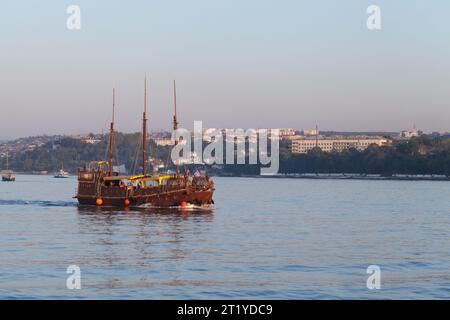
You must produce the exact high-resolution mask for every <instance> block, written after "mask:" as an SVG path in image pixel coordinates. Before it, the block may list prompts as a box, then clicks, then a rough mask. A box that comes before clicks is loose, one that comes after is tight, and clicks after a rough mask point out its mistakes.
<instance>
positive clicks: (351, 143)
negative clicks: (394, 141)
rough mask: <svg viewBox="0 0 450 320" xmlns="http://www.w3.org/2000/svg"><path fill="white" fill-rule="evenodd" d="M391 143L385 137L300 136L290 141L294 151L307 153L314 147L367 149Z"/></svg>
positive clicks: (339, 149) (340, 149) (339, 150)
mask: <svg viewBox="0 0 450 320" xmlns="http://www.w3.org/2000/svg"><path fill="white" fill-rule="evenodd" d="M389 143H390V140H389V139H386V138H383V137H365V136H364V137H362V136H361V137H359V136H358V137H316V138H313V137H298V138H296V139H292V140H291V141H290V150H291V152H292V153H298V154H305V153H308V151H310V150H312V149H314V148H316V147H317V148H320V149H321V150H322V151H324V152H333V151H334V152H342V151H344V150H347V149H351V148H355V149H357V150H364V149H367V148H368V147H369V146H370V145H372V144H376V145H378V146H380V147H381V146H385V145H388V144H389Z"/></svg>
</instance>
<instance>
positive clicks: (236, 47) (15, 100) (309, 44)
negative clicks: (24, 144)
mask: <svg viewBox="0 0 450 320" xmlns="http://www.w3.org/2000/svg"><path fill="white" fill-rule="evenodd" d="M1 4H2V5H1V9H0V70H1V72H0V106H1V115H2V125H1V126H0V139H4V138H12V137H17V136H26V135H36V134H43V133H47V134H54V133H68V134H74V133H86V132H90V131H93V132H100V131H101V129H102V128H105V129H106V128H107V125H108V121H109V113H110V105H111V88H112V87H113V86H115V87H116V91H117V110H118V111H117V113H118V118H117V127H118V129H119V130H122V131H137V130H140V122H139V121H140V120H139V119H140V117H141V112H142V100H143V78H144V75H145V74H146V75H147V77H148V81H149V93H150V95H149V112H150V126H151V129H159V128H169V127H170V121H171V103H172V96H171V84H172V80H173V79H176V80H177V86H178V93H179V95H178V102H179V111H180V114H179V117H180V121H181V124H182V125H183V126H184V127H192V125H193V121H194V120H203V121H204V126H206V127H242V128H250V127H294V128H299V129H301V128H305V129H306V128H312V127H314V126H315V124H316V123H318V124H319V127H320V128H321V129H323V130H347V131H351V130H353V131H357V130H369V131H375V130H386V131H398V130H401V129H410V128H412V126H413V125H414V124H416V126H417V127H418V128H421V129H423V130H425V131H431V130H439V131H450V19H449V17H450V1H446V0H434V1H430V0H428V1H426V0H396V1H387V0H383V1H381V0H380V1H365V0H343V1H335V0H314V1H313V0H310V1H300V0H278V1H275V0H273V1H268V0H240V1H237V0H226V1H225V0H190V1H186V0H183V1H182V0H164V1H148V0H147V1H111V0H109V1H103V0H96V1H92V0H71V1H61V0H46V1H38V0H29V1H24V0H3V1H2V3H1ZM70 4H77V5H79V6H80V8H81V30H79V31H69V30H67V28H66V19H67V17H68V15H67V14H66V8H67V6H68V5H70ZM370 4H377V5H379V6H380V7H381V13H382V30H380V31H369V30H368V29H367V28H366V19H367V14H366V8H367V7H368V5H370Z"/></svg>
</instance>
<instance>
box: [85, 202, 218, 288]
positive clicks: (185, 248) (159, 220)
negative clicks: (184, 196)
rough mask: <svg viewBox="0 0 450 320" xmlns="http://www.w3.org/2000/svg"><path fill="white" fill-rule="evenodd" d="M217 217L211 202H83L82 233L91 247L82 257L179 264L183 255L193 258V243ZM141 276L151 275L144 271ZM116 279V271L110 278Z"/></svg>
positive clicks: (114, 263)
mask: <svg viewBox="0 0 450 320" xmlns="http://www.w3.org/2000/svg"><path fill="white" fill-rule="evenodd" d="M213 219H214V215H213V210H212V209H211V208H209V209H204V208H203V209H199V210H180V209H163V208H157V209H156V208H151V209H149V208H138V209H136V208H132V209H129V210H117V209H114V208H102V207H93V206H90V207H81V206H80V207H78V223H79V234H80V237H82V238H83V239H84V241H86V242H87V243H86V245H87V247H88V248H89V249H88V254H86V255H85V256H84V261H83V262H82V263H85V264H89V265H96V266H100V265H101V266H102V268H103V267H111V268H117V267H120V268H123V267H125V268H127V267H129V268H141V267H145V268H146V270H151V268H152V267H155V265H158V264H161V263H164V264H165V265H167V268H176V267H177V263H178V262H179V261H180V260H184V259H192V258H193V257H191V255H192V247H193V245H194V246H195V245H197V244H198V243H200V241H201V239H204V238H207V237H208V234H209V232H210V230H211V228H212V227H211V222H212V221H213ZM177 261H178V262H177ZM171 263H173V265H172V264H171ZM140 277H141V279H142V278H145V276H144V275H143V274H142V273H141V274H140ZM113 279H114V277H113V275H111V276H109V277H108V279H105V280H106V281H105V282H109V281H113ZM104 285H107V284H105V283H104Z"/></svg>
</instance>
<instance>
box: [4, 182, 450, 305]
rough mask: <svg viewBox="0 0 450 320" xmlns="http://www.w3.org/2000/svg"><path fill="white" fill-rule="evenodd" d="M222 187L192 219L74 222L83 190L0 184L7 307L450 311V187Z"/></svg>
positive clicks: (100, 214) (93, 215)
mask: <svg viewBox="0 0 450 320" xmlns="http://www.w3.org/2000/svg"><path fill="white" fill-rule="evenodd" d="M215 181H216V186H217V191H216V194H215V197H214V199H215V202H216V205H215V208H214V209H213V210H212V211H207V210H202V211H195V212H182V211H176V210H171V211H166V210H163V211H161V210H159V211H155V210H150V209H148V210H130V211H111V210H97V209H96V208H94V209H86V208H84V209H83V208H78V207H77V205H76V202H75V201H74V199H72V196H73V195H74V193H75V188H76V179H75V178H70V179H54V178H51V177H47V176H22V175H20V176H17V181H16V182H13V183H7V182H3V183H0V298H3V299H5V298H27V299H28V298H30V299H34V298H46V299H48V298H94V299H95V298H101V299H106V298H124V299H171V298H175V299H183V298H184V299H218V298H224V299H229V298H252V299H271V298H274V299H281V298H287V299H302V298H306V299H311V298H319V299H327V298H331V299H341V298H347V299H359V298H362V299H383V298H400V299H406V298H450V201H449V199H450V183H449V182H425V181H424V182H418V181H416V182H414V181H346V180H301V179H252V178H216V179H215ZM72 264H75V265H78V266H79V267H80V268H81V286H82V288H81V289H80V290H68V289H67V288H66V279H67V276H68V274H67V273H66V269H67V267H68V266H69V265H72ZM373 264H375V265H378V266H379V267H380V268H381V289H380V290H368V289H367V287H366V280H367V277H368V276H369V275H368V274H367V273H366V268H367V267H368V266H369V265H373Z"/></svg>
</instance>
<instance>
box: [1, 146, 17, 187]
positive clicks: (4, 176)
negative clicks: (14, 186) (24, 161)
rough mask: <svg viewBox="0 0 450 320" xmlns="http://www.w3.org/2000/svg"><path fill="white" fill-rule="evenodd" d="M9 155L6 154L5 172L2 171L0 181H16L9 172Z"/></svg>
mask: <svg viewBox="0 0 450 320" xmlns="http://www.w3.org/2000/svg"><path fill="white" fill-rule="evenodd" d="M8 157H9V154H8V152H7V153H6V170H2V181H10V182H11V181H16V177H15V176H14V175H13V171H12V170H9V162H8Z"/></svg>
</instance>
